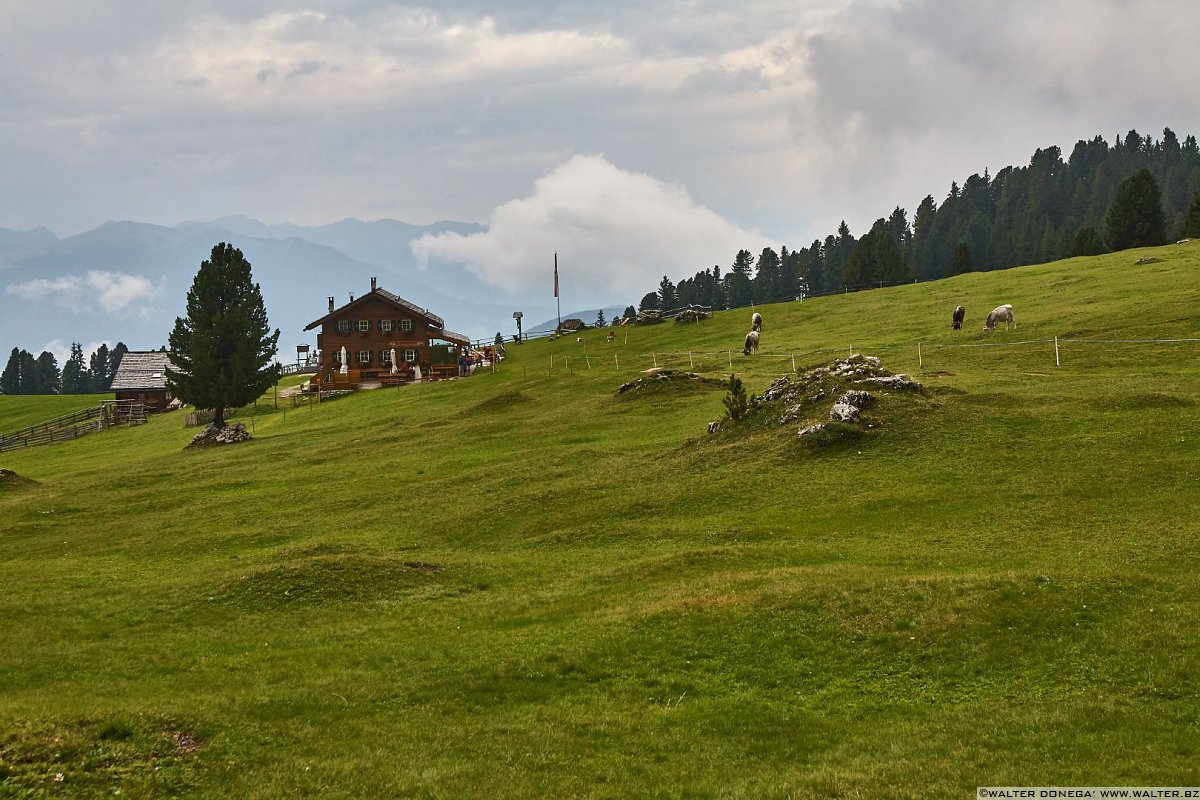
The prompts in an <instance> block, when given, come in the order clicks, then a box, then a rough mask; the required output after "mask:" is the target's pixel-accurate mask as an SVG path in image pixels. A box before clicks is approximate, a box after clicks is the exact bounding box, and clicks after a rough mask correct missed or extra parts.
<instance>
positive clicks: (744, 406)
mask: <svg viewBox="0 0 1200 800" xmlns="http://www.w3.org/2000/svg"><path fill="white" fill-rule="evenodd" d="M723 402H724V403H725V413H726V414H728V415H729V418H730V419H731V420H733V421H734V422H737V421H738V420H740V419H742V418H743V417H745V416H746V413H747V412H748V411H749V410H750V401H749V400H748V398H747V397H746V387H745V386H743V385H742V379H741V378H739V377H738V376H737V375H730V376H729V386H728V392H727V393H726V395H725V397H724V400H723Z"/></svg>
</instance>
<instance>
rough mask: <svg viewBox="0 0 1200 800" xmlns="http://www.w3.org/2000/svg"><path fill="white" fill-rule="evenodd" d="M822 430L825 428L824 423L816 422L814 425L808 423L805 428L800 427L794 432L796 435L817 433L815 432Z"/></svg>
mask: <svg viewBox="0 0 1200 800" xmlns="http://www.w3.org/2000/svg"><path fill="white" fill-rule="evenodd" d="M823 430H825V423H824V422H818V423H817V424H816V425H809V426H808V427H807V428H801V429H800V430H799V431H798V432H797V433H796V435H797V436H808V435H809V434H813V433H817V432H819V431H823Z"/></svg>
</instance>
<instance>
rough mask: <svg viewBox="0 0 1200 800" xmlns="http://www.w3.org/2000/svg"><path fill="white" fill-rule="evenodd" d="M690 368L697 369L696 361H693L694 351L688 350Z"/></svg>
mask: <svg viewBox="0 0 1200 800" xmlns="http://www.w3.org/2000/svg"><path fill="white" fill-rule="evenodd" d="M688 369H690V370H693V371H695V369H696V362H695V361H692V351H691V350H688Z"/></svg>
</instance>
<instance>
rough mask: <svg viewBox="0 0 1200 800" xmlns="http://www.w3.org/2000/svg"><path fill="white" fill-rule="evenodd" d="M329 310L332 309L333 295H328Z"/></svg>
mask: <svg viewBox="0 0 1200 800" xmlns="http://www.w3.org/2000/svg"><path fill="white" fill-rule="evenodd" d="M329 310H330V311H333V295H330V296H329Z"/></svg>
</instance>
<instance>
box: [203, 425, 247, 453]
mask: <svg viewBox="0 0 1200 800" xmlns="http://www.w3.org/2000/svg"><path fill="white" fill-rule="evenodd" d="M249 439H250V434H249V433H247V432H246V426H245V425H243V424H242V423H240V422H235V423H234V424H232V425H226V426H225V427H223V428H218V427H216V426H215V425H212V424H209V425H206V426H205V428H204V430H202V431H200V432H199V433H197V434H196V435H195V436H193V437H192V441H191V442H190V443H189V444H188V447H215V446H217V445H222V444H234V443H235V442H245V441H247V440H249Z"/></svg>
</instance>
